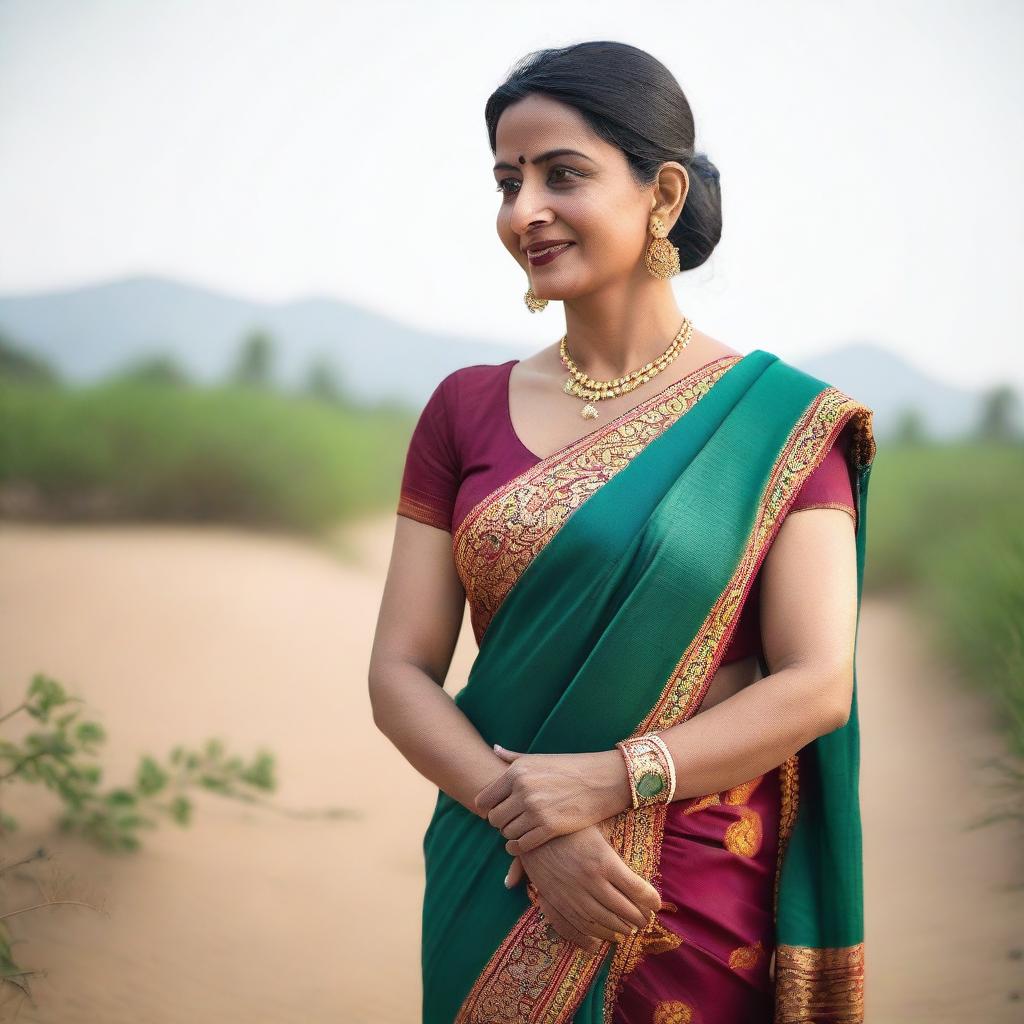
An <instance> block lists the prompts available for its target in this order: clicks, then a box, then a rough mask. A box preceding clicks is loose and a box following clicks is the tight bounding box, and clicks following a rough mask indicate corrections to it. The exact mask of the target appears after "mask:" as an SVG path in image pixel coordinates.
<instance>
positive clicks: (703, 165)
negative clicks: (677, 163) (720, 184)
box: [687, 153, 720, 181]
mask: <svg viewBox="0 0 1024 1024" xmlns="http://www.w3.org/2000/svg"><path fill="white" fill-rule="evenodd" d="M687 166H688V167H692V168H693V169H694V170H695V171H696V172H697V173H698V174H699V175H700V176H701V177H702V178H703V179H704V180H705V181H719V180H720V175H719V173H718V168H717V167H716V166H715V165H714V164H713V163H712V162H711V161H710V160H709V159H708V155H707V153H695V154H694V155H693V156H692V157H691V158H690V160H689V162H688V163H687Z"/></svg>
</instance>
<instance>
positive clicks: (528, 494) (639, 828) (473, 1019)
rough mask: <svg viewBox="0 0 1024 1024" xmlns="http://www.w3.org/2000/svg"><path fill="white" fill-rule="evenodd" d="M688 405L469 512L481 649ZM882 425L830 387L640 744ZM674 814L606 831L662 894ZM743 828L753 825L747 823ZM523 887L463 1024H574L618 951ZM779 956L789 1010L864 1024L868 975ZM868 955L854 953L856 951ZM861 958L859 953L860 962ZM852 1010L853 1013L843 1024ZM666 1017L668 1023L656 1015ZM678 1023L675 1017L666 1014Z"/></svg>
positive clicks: (633, 942) (870, 453) (620, 969)
mask: <svg viewBox="0 0 1024 1024" xmlns="http://www.w3.org/2000/svg"><path fill="white" fill-rule="evenodd" d="M738 359H739V357H726V358H725V360H724V361H721V362H719V363H716V364H714V369H713V372H712V373H711V374H710V375H709V376H708V377H707V378H703V377H701V375H700V371H697V373H696V374H695V375H694V376H695V377H697V378H698V379H697V380H696V381H690V385H691V386H692V388H693V389H694V392H695V394H693V395H691V396H690V398H692V401H696V399H697V398H698V397H699V395H700V394H703V393H706V391H707V389H708V388H710V386H711V384H712V383H713V381H714V380H717V379H718V377H720V376H721V374H722V373H724V372H725V370H727V369H728V368H729V366H731V365H732V363H734V362H736V361H738ZM684 381H689V378H684ZM680 384H681V385H682V382H680ZM701 389H703V390H701ZM690 404H692V403H691V402H690V400H689V399H688V398H687V391H686V389H683V394H681V395H677V394H675V392H674V389H673V390H672V392H670V393H669V396H668V397H666V396H665V395H664V394H662V395H660V396H656V399H654V400H652V406H651V407H650V408H646V409H645V408H644V406H641V407H639V410H638V411H637V415H636V417H632V416H630V417H629V418H620V419H619V420H617V421H613V422H612V423H611V424H609V425H608V427H607V428H605V429H604V430H599V431H596V432H594V433H593V434H589V435H587V436H585V437H584V438H581V439H580V441H579V442H577V443H576V444H575V445H572V446H570V447H569V448H566V449H563V450H562V451H560V452H557V453H555V455H553V456H551V457H550V458H549V459H545V460H543V462H541V463H540V464H538V466H536V467H534V468H533V469H532V470H530V471H528V472H526V473H523V474H520V475H519V476H517V477H515V478H514V479H513V480H512V481H510V482H509V483H508V484H506V485H505V486H504V487H501V488H498V489H496V490H495V491H494V492H492V494H490V495H488V496H487V497H486V498H485V499H483V500H482V501H481V502H479V503H478V504H477V505H476V506H475V507H474V508H473V510H472V511H471V512H470V514H469V515H468V516H467V517H466V519H465V520H464V521H463V523H462V524H461V525H460V528H459V530H458V531H457V532H456V536H455V538H454V540H453V544H454V547H455V555H456V565H457V568H458V571H459V575H460V577H461V578H462V580H463V583H464V585H465V586H466V593H467V595H469V594H471V593H472V594H473V598H472V600H473V601H475V602H480V603H482V605H483V606H484V611H483V613H482V615H481V617H480V619H479V621H477V622H474V630H475V632H476V635H477V639H478V641H479V639H480V637H481V636H482V635H483V631H484V629H486V625H487V623H488V622H489V621H490V618H491V617H492V616H493V614H494V611H496V610H497V607H498V606H499V605H500V603H501V600H502V599H503V598H504V595H505V594H507V592H508V590H509V589H511V586H512V585H513V584H514V583H515V581H516V580H517V579H518V578H519V575H520V574H521V573H522V571H523V570H524V569H525V567H526V566H527V565H528V564H529V562H530V560H531V559H532V558H533V557H534V556H535V555H536V554H537V552H538V551H539V550H540V549H541V548H542V547H543V546H544V545H545V544H546V543H547V542H548V541H549V540H550V539H551V537H552V536H553V535H554V534H555V533H556V532H557V529H558V527H559V526H561V525H562V524H563V523H564V522H565V519H566V518H568V516H569V515H570V514H571V512H572V511H573V510H574V509H575V508H577V507H578V506H579V504H580V503H581V502H582V501H583V500H585V498H586V497H588V496H589V495H590V494H592V493H593V492H594V491H595V490H596V489H597V488H598V487H600V485H601V484H603V483H605V482H607V480H608V479H610V477H611V475H613V473H614V472H616V471H617V470H618V469H621V468H622V466H623V465H625V464H626V463H627V462H628V460H629V459H630V458H632V456H633V455H634V454H636V452H637V451H639V450H641V449H642V448H643V447H644V445H645V444H646V443H648V442H649V441H650V440H651V439H652V438H653V437H654V436H656V435H657V434H658V433H660V432H662V431H663V430H664V429H665V428H666V427H667V426H668V425H670V423H672V422H675V420H677V419H678V417H679V415H682V414H683V412H685V411H686V409H687V408H689V407H690ZM872 415H873V413H872V410H871V409H869V408H868V407H866V406H864V405H862V404H861V403H859V402H857V401H855V400H854V399H852V398H850V397H848V396H847V395H845V394H843V393H842V392H841V391H839V390H838V389H837V388H834V387H826V388H825V389H824V390H822V391H821V392H820V393H819V394H818V395H817V396H816V397H815V399H814V400H813V401H812V402H811V403H810V405H809V407H808V408H807V410H806V411H805V412H804V414H803V415H802V416H801V417H800V419H799V421H798V422H797V424H796V425H795V426H794V428H793V429H792V431H791V432H790V435H789V437H788V438H787V440H786V443H785V445H784V446H783V449H782V451H781V452H780V454H779V456H778V458H777V459H776V462H775V465H774V466H773V469H772V472H771V475H770V477H769V480H768V484H767V486H766V488H765V491H764V492H763V493H762V495H761V499H760V501H759V504H758V510H757V514H756V517H755V523H754V527H753V529H752V531H751V533H750V535H749V537H748V540H747V543H746V545H745V548H744V551H743V554H742V556H741V558H740V561H739V563H738V565H737V568H736V570H735V572H734V574H733V577H732V579H731V580H730V581H729V583H728V584H727V586H726V587H725V589H724V590H723V592H722V594H721V596H720V597H719V599H718V601H716V603H715V605H714V606H713V607H712V609H711V610H710V612H709V614H708V616H707V618H706V619H705V621H704V623H703V624H702V626H701V628H700V629H699V630H698V632H697V635H696V636H695V637H694V639H693V641H692V643H691V644H690V645H689V647H688V648H687V649H686V651H685V652H684V653H683V655H682V656H681V658H680V659H679V661H678V662H677V663H676V666H675V669H674V670H673V672H672V673H671V674H670V677H669V679H668V681H667V682H666V684H665V686H664V688H663V690H662V694H661V697H660V698H659V700H658V701H657V702H656V703H655V705H654V707H653V708H652V709H651V711H650V712H649V713H648V715H647V716H646V717H645V718H644V720H643V721H642V722H640V723H639V724H638V726H637V728H636V729H635V730H634V732H633V733H632V734H631V735H633V736H638V735H642V734H643V733H646V732H651V731H654V730H662V729H665V728H669V727H671V726H672V725H675V724H677V723H678V722H681V721H685V720H686V719H688V718H690V717H692V715H693V714H695V713H696V712H697V710H698V709H699V708H700V704H701V701H702V700H703V698H704V694H705V693H706V691H707V689H708V687H709V686H710V683H711V679H712V677H713V675H714V671H715V669H717V667H718V663H719V661H720V659H721V656H722V655H723V654H724V652H725V649H726V647H727V645H728V642H729V639H730V637H731V633H732V629H733V627H734V626H735V621H736V611H737V609H738V607H739V605H740V603H741V601H742V599H743V595H744V594H745V593H746V591H747V590H748V589H749V584H750V582H751V580H752V579H753V576H754V575H755V573H756V571H757V569H758V567H759V566H760V563H761V561H762V559H763V558H764V555H765V553H766V552H767V549H768V547H769V546H770V544H771V541H772V540H773V539H774V536H775V532H776V530H777V528H778V526H779V525H780V523H781V520H782V519H783V518H784V513H785V511H786V510H787V509H788V508H789V506H790V504H791V503H792V499H793V498H794V496H795V495H796V493H797V492H798V491H799V489H800V486H801V485H802V484H803V482H804V481H805V480H806V479H807V477H808V476H809V475H810V473H812V472H813V471H814V470H815V469H816V468H817V466H818V465H819V464H820V462H821V459H822V458H824V456H825V454H826V453H827V452H828V450H829V448H830V446H831V444H832V442H834V440H835V439H836V437H837V436H838V434H839V432H840V431H841V430H842V429H843V428H844V426H845V425H846V423H847V422H849V421H851V420H852V421H853V443H852V445H851V453H852V455H853V458H854V460H855V462H856V464H857V465H858V466H864V465H867V464H868V463H870V462H871V461H872V460H873V459H874V456H875V450H876V448H875V441H874V436H873V432H872V424H871V421H872ZM645 428H646V429H645ZM481 560H484V561H489V562H490V563H493V562H495V561H496V562H499V563H500V567H495V566H494V565H493V564H490V565H488V567H487V568H486V571H481V569H480V565H481ZM492 574H493V577H492ZM492 579H493V582H492ZM797 767H798V756H797V755H796V754H794V755H793V756H792V757H790V758H789V759H787V761H785V762H784V763H783V764H782V765H780V766H779V769H778V770H779V772H780V783H781V790H780V828H779V864H778V866H777V871H776V879H775V910H776V914H777V900H778V878H779V874H778V872H779V869H781V861H782V854H783V852H784V849H785V844H786V840H787V838H788V836H789V834H790V832H791V830H792V825H793V822H794V821H795V816H796V808H797ZM762 777H763V776H762ZM751 781H755V780H751ZM751 791H752V790H751ZM726 792H729V791H726ZM711 797H713V798H714V800H715V801H717V800H718V794H710V795H709V797H701V798H699V799H698V801H697V802H696V803H694V804H692V805H691V806H690V808H689V809H688V810H689V811H693V810H695V809H698V807H699V806H709V805H710V804H709V803H702V802H701V801H704V800H709V799H710V798H711ZM666 813H667V805H665V804H653V805H651V806H648V807H641V808H637V809H629V810H627V811H624V812H622V813H621V814H619V815H616V816H615V817H614V818H613V819H611V825H610V827H609V829H608V839H609V842H610V843H611V845H612V847H613V848H614V849H615V850H616V852H617V853H618V854H619V855H620V857H621V858H622V859H623V861H624V862H625V863H626V864H627V866H629V867H630V868H631V869H632V870H633V871H635V872H636V873H637V874H639V875H640V876H641V877H643V878H645V879H647V880H648V881H650V882H652V884H653V883H654V880H655V879H656V877H657V875H658V870H659V866H660V860H661V849H662V842H663V837H664V826H665V817H666ZM752 813H753V812H752ZM758 821H760V818H759V816H758ZM745 827H747V828H748V829H749V827H750V823H749V822H748V823H747V825H746V826H745ZM527 891H528V892H530V893H531V896H530V899H531V906H530V907H529V908H528V909H527V910H526V911H524V913H523V915H522V916H521V917H520V919H519V921H518V922H517V923H516V925H515V926H514V927H513V929H512V931H511V932H510V933H509V934H508V936H506V938H505V940H504V941H503V942H502V944H501V946H500V947H499V948H498V949H497V950H496V951H495V953H494V954H493V956H492V957H491V959H490V960H489V962H488V963H487V965H486V967H485V968H484V970H483V972H482V973H481V974H480V976H479V977H478V978H477V980H476V983H475V984H474V986H473V988H472V990H471V991H470V993H469V995H468V996H467V997H466V1000H465V1001H464V1003H463V1005H462V1007H461V1009H460V1011H459V1014H458V1016H457V1017H456V1024H485V1022H494V1021H502V1022H503V1024H525V1022H529V1024H566V1022H568V1021H570V1020H571V1018H572V1015H573V1013H574V1012H575V1010H576V1008H577V1007H578V1005H579V1001H580V1000H581V999H582V997H583V995H584V994H585V992H586V990H587V988H588V987H589V985H590V984H591V982H592V980H593V977H594V975H595V973H596V972H597V970H598V969H599V967H600V965H601V963H602V961H603V958H604V955H605V954H606V953H607V952H608V947H609V945H610V944H609V943H602V944H601V947H600V949H599V951H598V952H597V953H596V954H591V953H589V952H588V951H587V950H585V949H582V948H581V947H579V946H577V945H575V943H571V942H568V941H566V940H562V939H561V938H560V937H559V936H558V935H557V933H556V932H555V931H554V929H549V928H548V927H546V926H545V925H544V922H543V921H542V920H540V919H539V908H538V906H537V903H536V899H537V893H536V890H535V889H534V888H533V886H532V883H530V884H528V886H527ZM654 927H661V926H660V925H658V924H657V919H656V917H655V921H654V923H653V926H652V928H651V929H648V931H652V932H653V928H654ZM644 934H645V933H637V934H636V935H634V936H630V937H627V939H626V941H624V942H621V943H619V944H618V945H617V947H616V949H615V950H614V952H613V956H612V962H611V965H610V968H609V973H608V979H607V982H606V984H605V991H604V1016H605V1019H606V1020H611V1019H612V1014H613V1011H614V1007H615V1002H616V999H617V995H618V992H619V990H620V989H621V986H622V983H623V980H624V977H625V976H626V974H628V973H629V971H631V970H634V969H635V968H636V966H637V965H638V964H639V963H640V961H641V960H642V959H643V956H644V953H645V941H644V937H643V936H644ZM780 948H781V950H782V957H781V959H780V960H779V961H778V963H779V964H780V965H781V967H780V969H779V970H780V976H781V977H782V978H784V979H789V980H788V981H787V986H788V987H787V988H786V991H785V992H783V993H781V995H782V998H783V999H784V1000H786V1001H787V1002H788V1005H789V1006H792V1007H795V1008H796V1009H795V1010H794V1011H793V1012H804V1011H803V1009H802V1008H801V1007H803V1006H810V1007H812V1012H817V1010H816V1008H815V1006H816V1004H815V1002H814V1000H815V999H816V998H817V995H818V993H819V992H823V993H824V997H826V998H829V999H832V997H833V996H835V998H834V999H832V1004H831V1005H834V1006H835V1007H836V1011H835V1012H836V1013H841V1014H843V1015H842V1016H830V1017H829V1020H832V1021H836V1022H840V1021H841V1022H850V1024H852V1022H854V1021H857V1022H858V1024H859V1022H860V1021H861V1020H862V1019H863V1015H862V1013H861V1016H860V1017H857V1016H855V1013H856V1009H855V1007H854V1005H853V1004H854V1001H855V1000H856V999H857V998H858V991H859V990H858V988H857V984H856V983H857V978H858V977H860V978H861V987H862V972H860V973H858V967H857V964H856V963H855V962H854V960H853V959H851V957H850V956H848V958H847V961H846V967H847V971H846V973H845V974H844V975H843V976H842V978H841V979H840V981H841V982H842V984H833V981H834V980H835V975H834V973H829V972H830V971H831V970H832V968H831V967H830V962H828V957H825V961H826V963H824V964H822V963H820V962H819V963H818V964H817V965H815V964H814V963H813V962H810V961H811V958H812V957H813V956H817V955H818V954H822V953H826V954H827V953H829V952H830V951H822V950H805V951H803V960H804V962H807V964H808V965H807V967H806V969H805V970H804V973H803V974H802V975H801V976H799V977H797V976H796V975H795V974H794V967H795V965H796V964H798V963H799V962H800V951H798V950H794V949H793V947H780ZM860 948H861V947H853V950H857V949H860ZM853 950H851V951H849V953H850V954H852V952H853ZM646 951H647V952H650V950H646ZM840 952H842V951H840ZM861 963H862V950H861ZM801 979H802V980H801ZM844 986H845V987H844ZM778 998H779V997H777V1000H778ZM847 1010H849V1011H850V1013H849V1015H846V1011H847ZM659 1012H661V1013H662V1016H661V1017H659V1016H657V1013H659ZM673 1013H674V1014H676V1015H677V1016H675V1017H672V1016H670V1014H673ZM686 1013H689V1014H690V1017H692V1014H693V1011H692V1008H691V1007H689V1006H688V1005H687V1004H685V1003H681V1002H678V1001H675V1000H673V1001H666V1002H663V1003H661V1004H659V1008H658V1010H656V1015H655V1018H654V1019H655V1020H656V1021H658V1022H659V1024H670V1022H671V1024H675V1022H676V1021H680V1022H685V1021H687V1020H689V1019H690V1018H688V1017H686V1016H685V1014H686ZM680 1015H683V1016H680ZM814 1019H815V1018H814V1017H812V1016H808V1015H806V1014H805V1015H804V1016H784V1017H782V1018H780V1019H779V1020H778V1021H777V1024H779V1021H781V1022H785V1024H788V1022H790V1021H806V1022H810V1021H812V1020H814Z"/></svg>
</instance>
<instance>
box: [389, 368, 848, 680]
mask: <svg viewBox="0 0 1024 1024" xmlns="http://www.w3.org/2000/svg"><path fill="white" fill-rule="evenodd" d="M719 358H720V357H719ZM517 362H519V360H518V359H509V360H508V361H507V362H504V363H497V364H495V363H477V364H475V365H473V366H464V367H462V368H461V369H458V370H454V371H453V372H452V373H450V374H448V376H447V377H445V378H444V379H443V380H442V381H441V383H440V384H438V385H437V387H436V388H435V389H434V391H433V394H431V396H430V398H429V399H428V400H427V403H426V405H425V406H424V408H423V411H422V412H421V413H420V417H419V421H418V422H417V424H416V427H415V429H414V430H413V434H412V438H411V440H410V442H409V449H408V453H407V455H406V461H405V469H404V472H403V475H402V485H401V493H400V497H399V501H398V508H397V513H398V515H404V516H407V517H408V518H410V519H415V520H417V521H419V522H421V523H426V524H427V525H428V526H435V527H437V528H438V529H442V530H447V531H449V532H450V533H452V534H454V533H455V531H456V530H457V529H458V527H459V524H460V523H461V522H462V520H463V519H464V518H465V517H466V515H467V514H468V513H469V511H470V509H472V508H473V507H474V506H475V505H476V503H477V502H479V501H480V500H481V499H482V498H485V497H486V496H487V495H488V494H490V493H491V492H492V491H493V490H495V489H496V488H498V487H501V486H502V485H503V484H505V483H507V482H508V481H509V480H511V479H512V477H514V476H516V475H518V474H519V473H522V472H523V471H524V470H527V469H529V468H530V467H531V466H535V465H536V464H537V463H538V462H540V461H542V460H541V459H540V458H538V457H537V456H536V455H534V454H533V452H531V451H530V450H529V449H528V448H526V447H525V446H524V445H523V443H522V441H520V439H519V436H518V435H517V434H516V432H515V430H514V429H513V427H512V418H511V416H510V414H509V404H508V381H509V375H510V374H511V372H512V367H513V366H514V365H515V364H516V363H517ZM705 365H706V364H705ZM619 415H622V414H619ZM598 429H601V428H600V427H599V428H598ZM849 437H850V432H849V429H848V428H844V430H843V431H842V433H841V434H840V436H839V438H838V439H837V441H836V442H835V443H834V444H833V445H832V447H831V448H830V449H829V451H828V454H827V455H826V456H825V458H824V459H823V460H822V462H821V464H820V465H819V466H818V468H817V469H816V470H815V471H814V472H813V473H812V474H811V475H810V476H809V477H808V478H807V480H805V481H804V484H803V486H802V487H801V489H800V491H799V492H798V493H797V495H796V497H795V499H794V501H793V504H792V506H791V507H790V512H795V511H797V510H798V509H804V508H844V509H846V511H847V512H849V513H850V515H851V516H852V517H853V521H854V523H856V509H855V504H854V498H853V484H852V478H851V476H850V470H849V462H848V459H847V456H846V452H847V450H848V446H849ZM762 565H763V562H762ZM760 579H761V571H760V569H758V572H757V575H756V576H755V577H754V579H753V581H752V583H751V586H750V591H749V593H748V594H747V599H746V601H745V602H744V605H743V608H742V610H741V611H740V618H739V621H738V622H737V623H736V628H735V630H734V632H733V635H732V638H731V639H730V642H729V646H728V648H727V649H726V651H725V653H724V655H723V657H722V661H721V664H725V663H726V662H729V661H736V660H738V659H740V658H746V657H749V656H751V655H756V656H758V657H762V656H763V652H762V649H761V628H760V615H759V595H760Z"/></svg>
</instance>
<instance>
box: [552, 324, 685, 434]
mask: <svg viewBox="0 0 1024 1024" xmlns="http://www.w3.org/2000/svg"><path fill="white" fill-rule="evenodd" d="M692 336H693V321H692V320H690V319H689V318H688V317H683V323H682V326H681V327H680V328H679V330H678V331H676V336H675V337H674V338H673V339H672V341H671V342H670V343H669V346H668V348H667V349H665V351H664V352H662V354H661V355H660V356H658V358H657V359H655V360H654V361H653V362H650V363H645V364H644V365H643V366H641V367H640V369H639V370H634V371H633V372H632V373H627V374H626V375H625V376H623V377H615V378H614V379H613V380H595V379H594V378H593V377H591V376H589V375H588V374H586V373H584V372H583V371H582V370H581V369H580V368H579V367H578V366H577V365H576V363H575V362H574V361H573V358H572V356H570V355H569V347H568V345H567V344H566V339H567V337H568V335H567V334H563V335H562V338H561V341H559V343H558V351H559V355H560V356H561V358H562V365H563V366H564V367H565V368H566V369H567V370H568V371H569V377H568V379H567V380H566V382H565V388H564V390H565V393H566V394H567V395H575V396H576V397H577V398H584V399H586V403H585V404H584V406H583V408H582V409H581V410H580V415H581V416H582V417H583V418H584V419H585V420H592V419H595V418H596V417H597V408H596V406H594V405H593V404H592V403H594V402H599V401H600V400H601V399H602V398H615V397H616V396H617V395H624V394H626V392H628V391H632V390H633V389H634V388H638V387H639V386H640V385H641V384H646V383H647V381H649V380H650V379H651V378H652V377H655V376H657V375H658V374H659V373H661V371H662V370H664V369H665V367H666V366H668V364H669V363H671V362H672V360H673V359H675V357H676V356H677V355H679V353H680V352H682V351H683V349H684V348H686V346H687V345H689V344H690V338H691V337H692Z"/></svg>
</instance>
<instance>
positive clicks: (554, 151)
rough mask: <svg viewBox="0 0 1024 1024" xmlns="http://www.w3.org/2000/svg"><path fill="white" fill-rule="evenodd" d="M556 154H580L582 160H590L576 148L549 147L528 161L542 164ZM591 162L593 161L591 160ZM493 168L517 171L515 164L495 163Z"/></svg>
mask: <svg viewBox="0 0 1024 1024" xmlns="http://www.w3.org/2000/svg"><path fill="white" fill-rule="evenodd" d="M556 156H581V157H583V159H584V160H590V157H589V156H587V154H586V153H581V152H580V151H579V150H578V149H549V150H548V151H547V152H546V153H541V155H540V156H535V157H534V158H533V159H532V160H531V161H530V163H531V164H542V163H544V161H545V160H551V159H553V158H554V157H556ZM591 163H593V161H592V160H591ZM494 170H496V171H500V170H507V171H518V170H519V168H518V167H517V166H516V165H515V164H506V163H497V164H495V165H494Z"/></svg>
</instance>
